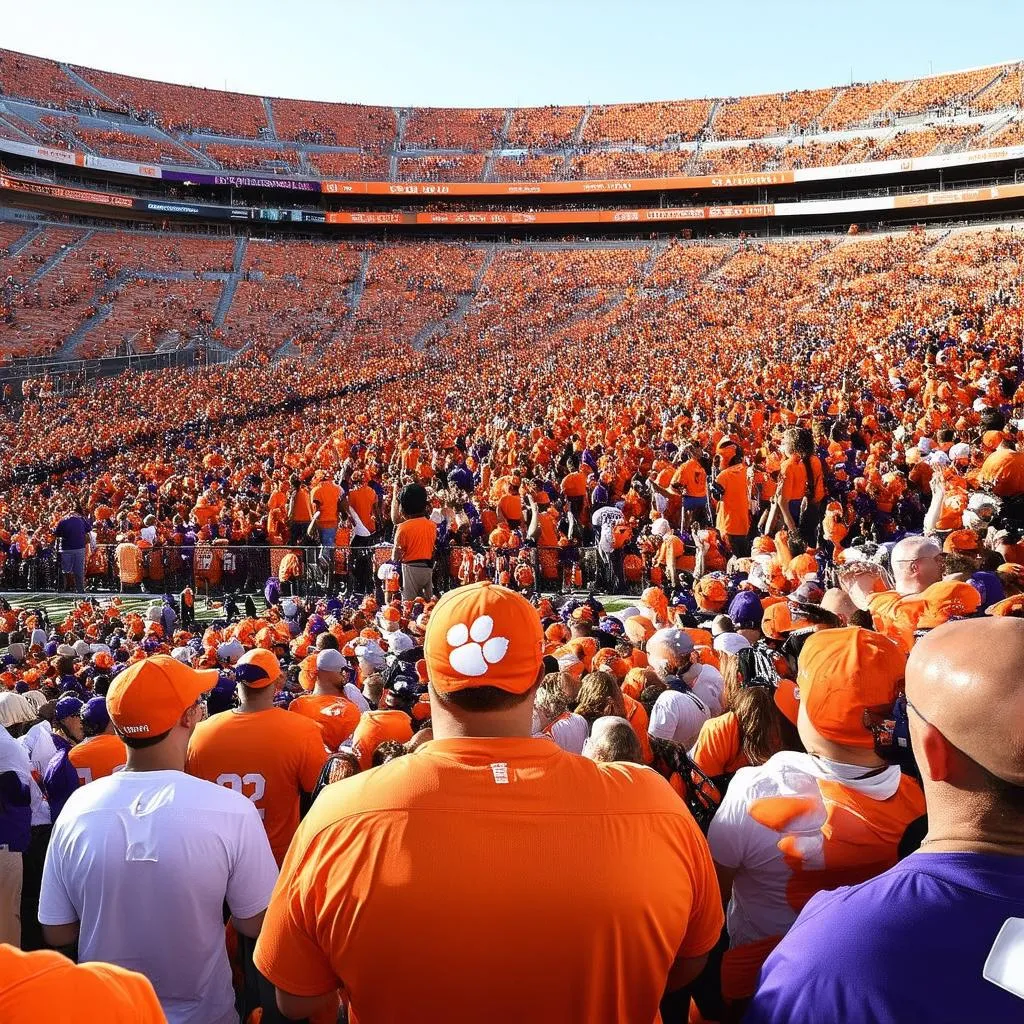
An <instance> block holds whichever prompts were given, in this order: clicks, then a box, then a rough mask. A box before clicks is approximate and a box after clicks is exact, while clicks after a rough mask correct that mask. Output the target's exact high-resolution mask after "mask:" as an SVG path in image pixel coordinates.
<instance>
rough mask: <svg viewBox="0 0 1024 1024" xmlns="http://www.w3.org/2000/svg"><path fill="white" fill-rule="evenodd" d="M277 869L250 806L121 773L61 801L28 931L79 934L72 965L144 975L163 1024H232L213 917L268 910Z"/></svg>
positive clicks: (169, 778)
mask: <svg viewBox="0 0 1024 1024" xmlns="http://www.w3.org/2000/svg"><path fill="white" fill-rule="evenodd" d="M276 879H277V864H276V863H275V861H274V855H273V854H272V853H271V851H270V844H269V842H268V841H267V834H266V831H265V830H264V828H263V822H262V821H260V816H259V812H258V811H257V810H256V806H255V804H253V803H252V802H251V801H249V800H247V799H246V798H245V797H244V796H242V795H241V794H240V793H235V792H233V791H232V790H230V789H226V788H225V787H223V786H215V785H214V784H213V783H212V782H206V781H204V780H203V779H196V778H193V777H192V776H191V775H186V774H185V773H184V772H178V771H159V772H131V771H123V772H117V773H116V774H114V775H110V776H108V777H107V778H105V779H98V780H96V781H95V782H93V783H91V784H90V785H88V786H83V787H82V788H81V789H79V790H77V791H76V792H75V793H73V794H72V795H71V798H70V799H69V800H68V802H67V803H66V804H65V806H64V810H63V812H62V813H61V815H60V818H59V819H58V820H57V824H56V825H55V826H54V830H53V836H52V839H51V841H50V848H49V850H48V851H47V854H46V864H45V866H44V868H43V886H42V894H41V896H40V900H39V920H40V922H41V923H43V924H51V925H56V924H70V923H71V922H72V921H80V922H81V933H80V937H79V947H78V948H79V958H80V960H81V961H82V962H85V961H87V960H102V961H106V962H108V963H113V964H117V965H119V966H120V967H125V968H128V969H129V970H132V971H138V972H139V973H140V974H144V975H145V976H146V977H147V978H149V980H150V981H151V982H152V983H153V988H155V989H156V994H157V997H158V998H159V999H160V1005H161V1006H162V1007H163V1010H164V1013H165V1014H166V1015H167V1019H168V1021H169V1022H170V1024H222V1022H223V1024H227V1022H228V1021H230V1022H232V1024H236V1022H237V1020H238V1016H237V1014H236V1013H235V1008H234V992H233V990H232V987H231V968H230V967H229V965H228V957H227V952H226V950H225V947H224V919H223V912H222V908H223V905H224V901H225V900H226V901H227V904H228V907H229V908H230V910H231V913H232V914H233V915H234V916H235V917H238V918H247V917H255V916H256V915H257V914H259V913H261V912H262V911H264V910H265V909H266V908H267V904H268V903H269V901H270V893H271V890H272V889H273V887H274V882H275V881H276Z"/></svg>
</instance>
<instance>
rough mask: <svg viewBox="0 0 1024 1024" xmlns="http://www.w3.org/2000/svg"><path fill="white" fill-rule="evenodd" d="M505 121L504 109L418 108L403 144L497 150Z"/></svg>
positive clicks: (413, 111) (406, 131) (411, 119)
mask: <svg viewBox="0 0 1024 1024" xmlns="http://www.w3.org/2000/svg"><path fill="white" fill-rule="evenodd" d="M504 120H505V111H504V110H496V109H484V110H474V109H469V108H466V109H455V108H451V109H449V108H441V107H438V108H432V107H422V108H419V107H418V108H416V109H414V110H411V111H410V112H409V116H408V117H407V119H406V122H405V130H404V131H403V132H402V145H403V146H404V147H405V148H406V149H468V150H475V151H479V150H485V149H493V148H494V147H495V144H496V143H497V142H498V140H499V138H500V136H501V127H502V124H503V123H504Z"/></svg>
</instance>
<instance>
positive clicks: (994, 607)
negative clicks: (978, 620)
mask: <svg viewBox="0 0 1024 1024" xmlns="http://www.w3.org/2000/svg"><path fill="white" fill-rule="evenodd" d="M985 614H986V615H1010V616H1013V617H1014V618H1018V619H1020V618H1024V594H1014V595H1013V597H1004V598H1003V600H1002V601H996V603H995V604H990V605H989V606H988V608H987V609H986V610H985Z"/></svg>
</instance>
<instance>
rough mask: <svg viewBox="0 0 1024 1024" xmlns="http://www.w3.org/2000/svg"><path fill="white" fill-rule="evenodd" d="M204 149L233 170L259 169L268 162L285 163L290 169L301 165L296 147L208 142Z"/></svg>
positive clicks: (295, 168)
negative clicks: (227, 144) (277, 147)
mask: <svg viewBox="0 0 1024 1024" xmlns="http://www.w3.org/2000/svg"><path fill="white" fill-rule="evenodd" d="M203 149H204V150H205V151H206V154H207V155H208V156H211V157H213V159H214V160H216V161H217V163H219V164H220V165H221V167H226V168H229V169H230V170H233V171H245V170H259V169H260V168H265V167H266V165H267V164H275V165H277V164H284V165H285V168H286V169H287V170H289V171H295V170H297V169H298V167H299V154H298V153H297V152H296V151H295V150H294V149H275V148H274V147H273V146H267V147H262V146H225V145H222V144H221V143H219V142H207V143H205V144H204V146H203Z"/></svg>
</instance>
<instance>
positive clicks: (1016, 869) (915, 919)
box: [743, 853, 1024, 1024]
mask: <svg viewBox="0 0 1024 1024" xmlns="http://www.w3.org/2000/svg"><path fill="white" fill-rule="evenodd" d="M1009 918H1024V858H1021V857H996V856H991V855H988V854H980V853H915V854H913V855H911V856H910V857H907V858H906V859H905V860H902V861H900V862H899V863H898V864H897V865H896V866H895V867H893V868H890V869H889V870H888V871H886V872H884V873H883V874H881V875H879V876H878V877H876V878H873V879H871V880H870V881H868V882H864V883H862V884H861V885H854V886H846V887H844V888H841V889H835V890H832V891H830V892H821V893H818V894H817V895H816V896H814V897H813V898H812V899H811V901H810V902H809V903H808V904H807V906H806V907H804V909H803V911H802V912H801V914H800V917H799V918H798V919H797V921H796V924H794V925H793V927H792V928H791V929H790V931H789V933H788V934H787V935H786V937H785V938H784V939H783V940H782V942H781V943H780V944H779V945H778V946H777V947H776V949H775V951H774V952H773V953H772V954H771V956H769V957H768V960H767V962H766V963H765V965H764V967H763V968H762V969H761V978H760V985H759V987H758V990H757V994H756V995H755V996H754V1000H753V1002H752V1003H751V1005H750V1009H749V1010H748V1012H747V1015H746V1016H745V1017H744V1018H743V1021H744V1024H821V1022H823V1021H842V1022H843V1024H893V1022H896V1021H900V1022H902V1021H908V1022H909V1021H927V1022H928V1024H964V1022H965V1021H993V1022H994V1021H1006V1022H1009V1021H1024V999H1021V998H1019V997H1017V996H1014V995H1011V994H1010V993H1009V992H1007V991H1005V990H1004V989H1002V988H1000V987H998V986H997V985H995V984H993V983H992V982H990V981H986V980H985V978H984V977H983V976H982V971H983V968H984V966H985V961H986V960H987V959H988V955H989V953H990V952H991V950H992V946H993V943H994V942H995V940H996V936H997V935H998V934H999V930H1000V929H1001V928H1002V927H1003V925H1004V924H1005V922H1006V921H1007V919H1009Z"/></svg>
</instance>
